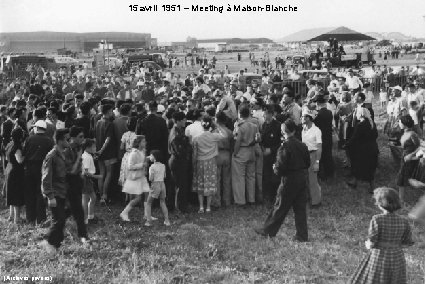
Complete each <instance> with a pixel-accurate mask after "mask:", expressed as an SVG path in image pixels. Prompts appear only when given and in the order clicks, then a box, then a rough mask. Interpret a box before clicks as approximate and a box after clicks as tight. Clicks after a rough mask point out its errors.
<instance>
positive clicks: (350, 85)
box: [346, 76, 362, 89]
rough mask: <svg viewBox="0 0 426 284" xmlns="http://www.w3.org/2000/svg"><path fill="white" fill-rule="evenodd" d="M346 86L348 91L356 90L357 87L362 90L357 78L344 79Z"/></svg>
mask: <svg viewBox="0 0 426 284" xmlns="http://www.w3.org/2000/svg"><path fill="white" fill-rule="evenodd" d="M346 85H348V88H349V89H357V88H359V87H361V88H362V82H361V80H360V79H359V78H358V77H357V76H352V77H351V76H348V77H346Z"/></svg>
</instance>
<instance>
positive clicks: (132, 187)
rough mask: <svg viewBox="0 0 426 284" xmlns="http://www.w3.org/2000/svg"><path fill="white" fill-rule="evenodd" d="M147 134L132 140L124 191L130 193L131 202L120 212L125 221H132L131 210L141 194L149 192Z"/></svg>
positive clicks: (139, 199)
mask: <svg viewBox="0 0 426 284" xmlns="http://www.w3.org/2000/svg"><path fill="white" fill-rule="evenodd" d="M145 145H146V141H145V136H143V135H136V136H135V138H134V139H133V141H132V151H131V152H130V154H129V158H128V163H127V176H126V180H125V182H124V185H123V192H124V193H127V194H130V198H131V200H130V202H129V203H128V204H127V206H126V208H124V210H123V211H122V212H121V213H120V218H121V219H122V220H123V221H126V222H130V219H129V212H130V210H131V209H132V208H133V207H135V206H136V205H137V204H138V203H139V202H140V201H141V195H142V193H144V192H149V191H150V190H149V184H148V181H147V180H146V176H145V171H146V170H145V166H146V165H145V163H146V162H145Z"/></svg>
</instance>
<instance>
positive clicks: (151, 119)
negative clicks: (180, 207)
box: [136, 101, 175, 210]
mask: <svg viewBox="0 0 426 284" xmlns="http://www.w3.org/2000/svg"><path fill="white" fill-rule="evenodd" d="M148 107H149V113H148V116H147V117H145V118H144V119H143V120H142V122H141V123H140V124H139V125H138V128H137V129H136V134H138V135H145V140H146V155H147V156H149V155H150V153H151V151H152V150H159V151H160V152H161V160H160V162H161V163H163V164H164V165H165V166H166V179H165V183H166V190H167V207H168V208H169V209H170V210H173V209H174V196H175V193H174V188H173V186H172V185H171V182H170V181H171V180H170V178H171V173H170V168H169V166H168V163H167V161H168V158H169V154H168V137H169V130H168V128H167V123H166V121H165V120H164V118H162V117H161V116H159V115H157V110H158V105H157V103H156V102H155V101H151V102H149V104H148Z"/></svg>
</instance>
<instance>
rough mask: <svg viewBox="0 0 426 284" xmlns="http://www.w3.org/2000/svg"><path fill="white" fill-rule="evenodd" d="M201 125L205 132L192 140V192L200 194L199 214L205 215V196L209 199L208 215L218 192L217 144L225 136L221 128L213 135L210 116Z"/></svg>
mask: <svg viewBox="0 0 426 284" xmlns="http://www.w3.org/2000/svg"><path fill="white" fill-rule="evenodd" d="M201 125H202V126H203V128H204V132H203V133H202V134H201V135H199V136H196V137H194V139H193V140H192V142H193V145H192V147H193V155H192V163H193V169H194V173H193V174H194V178H193V183H192V190H193V191H194V192H197V193H198V201H199V202H200V210H199V211H198V213H204V196H206V197H207V204H206V205H207V206H206V212H207V213H208V212H211V208H210V204H211V201H212V196H213V195H215V194H216V191H217V166H216V156H217V155H218V147H217V142H219V140H221V139H222V138H223V137H224V136H225V135H224V134H223V133H222V132H221V129H220V128H218V130H219V133H212V132H211V131H210V130H211V129H212V126H213V121H212V118H211V117H210V116H205V117H204V118H203V121H202V122H201Z"/></svg>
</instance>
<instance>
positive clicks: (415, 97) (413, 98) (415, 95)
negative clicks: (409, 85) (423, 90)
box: [407, 93, 424, 106]
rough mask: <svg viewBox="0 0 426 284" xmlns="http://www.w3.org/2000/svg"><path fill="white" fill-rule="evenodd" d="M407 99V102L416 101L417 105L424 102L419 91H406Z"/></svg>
mask: <svg viewBox="0 0 426 284" xmlns="http://www.w3.org/2000/svg"><path fill="white" fill-rule="evenodd" d="M407 101H408V103H410V102H412V101H416V102H417V105H419V106H420V104H423V103H424V98H423V96H422V95H421V94H420V93H407Z"/></svg>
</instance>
